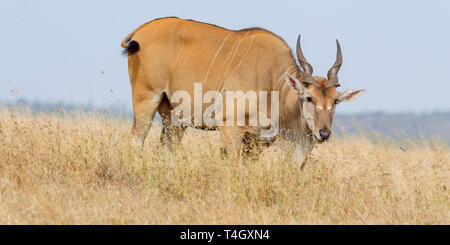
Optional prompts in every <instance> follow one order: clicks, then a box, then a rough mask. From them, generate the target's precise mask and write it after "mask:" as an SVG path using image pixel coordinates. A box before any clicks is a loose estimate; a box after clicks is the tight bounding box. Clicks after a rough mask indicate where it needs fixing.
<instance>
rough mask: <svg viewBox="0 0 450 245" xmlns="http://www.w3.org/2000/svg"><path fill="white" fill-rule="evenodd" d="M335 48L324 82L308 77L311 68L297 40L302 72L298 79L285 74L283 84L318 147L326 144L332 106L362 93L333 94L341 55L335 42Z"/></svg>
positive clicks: (332, 110)
mask: <svg viewBox="0 0 450 245" xmlns="http://www.w3.org/2000/svg"><path fill="white" fill-rule="evenodd" d="M336 44H337V56H336V61H335V62H334V65H333V66H332V67H331V68H330V70H329V71H328V76H327V78H324V77H317V76H313V75H312V74H313V68H312V66H311V65H310V64H309V63H308V61H307V60H306V58H305V57H304V56H303V52H302V48H301V45H300V36H299V37H298V40H297V58H298V61H299V63H300V66H301V68H302V70H303V72H302V73H300V76H299V77H298V78H297V77H294V76H292V75H290V74H288V73H286V82H287V83H288V85H289V87H290V88H291V89H292V90H294V91H295V92H297V93H298V96H299V102H300V108H301V112H302V116H303V119H304V120H305V121H306V123H307V127H308V128H309V130H310V131H311V133H313V134H314V136H315V139H316V141H317V142H318V143H322V142H324V141H327V140H328V139H329V138H330V136H331V124H332V122H333V118H334V112H335V109H336V105H337V104H339V103H341V102H346V101H351V100H354V99H356V98H357V97H358V96H360V95H361V94H362V93H364V91H365V89H358V90H352V89H349V90H346V91H344V92H338V91H337V90H336V89H337V88H338V87H339V86H340V84H339V79H338V75H337V74H338V72H339V69H340V68H341V66H342V53H341V47H340V45H339V41H338V40H336Z"/></svg>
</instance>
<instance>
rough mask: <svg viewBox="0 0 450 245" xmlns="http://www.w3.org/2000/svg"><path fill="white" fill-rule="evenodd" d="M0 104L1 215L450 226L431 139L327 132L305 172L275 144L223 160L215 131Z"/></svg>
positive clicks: (448, 166) (94, 220)
mask: <svg viewBox="0 0 450 245" xmlns="http://www.w3.org/2000/svg"><path fill="white" fill-rule="evenodd" d="M58 114H60V113H55V114H52V115H40V116H37V117H32V116H30V115H27V114H19V113H14V112H12V111H8V110H7V109H3V110H0V224H449V223H450V212H449V208H450V200H449V195H450V190H449V189H450V182H449V178H450V152H449V149H448V146H446V145H444V144H440V143H439V142H437V141H430V142H414V141H405V142H402V143H400V145H401V146H402V149H400V147H399V143H398V142H397V143H395V142H393V141H392V140H389V139H384V140H383V139H380V140H379V141H378V142H376V143H372V142H370V141H369V140H367V139H366V138H365V137H354V138H352V137H346V138H335V139H334V140H333V141H332V142H330V143H327V144H323V145H320V146H317V147H316V149H315V150H314V151H313V154H312V157H311V159H310V162H309V163H308V164H307V166H306V168H305V169H304V170H303V171H301V170H300V169H299V165H298V164H297V163H296V162H295V161H294V160H293V159H292V158H291V156H290V154H288V153H286V152H284V151H283V150H282V149H280V148H279V147H272V148H268V149H266V150H264V152H263V153H262V156H261V157H260V158H259V160H247V161H245V162H243V163H241V164H237V163H235V162H232V161H230V160H222V158H221V157H220V151H219V147H218V146H217V145H216V142H217V135H216V134H214V133H203V132H197V131H190V132H188V133H187V135H186V136H185V138H184V139H183V143H182V145H181V146H180V149H179V150H178V151H176V152H173V153H169V152H167V151H164V150H162V149H161V148H160V146H159V130H160V128H157V127H153V129H152V130H151V132H150V135H149V137H148V138H147V141H146V147H145V151H144V152H143V154H142V155H141V156H139V155H138V154H136V152H135V150H134V147H133V145H132V144H131V141H130V135H129V128H130V124H131V122H130V121H126V120H118V119H112V118H107V117H101V116H97V117H90V116H88V115H77V116H67V115H66V116H62V117H61V116H58Z"/></svg>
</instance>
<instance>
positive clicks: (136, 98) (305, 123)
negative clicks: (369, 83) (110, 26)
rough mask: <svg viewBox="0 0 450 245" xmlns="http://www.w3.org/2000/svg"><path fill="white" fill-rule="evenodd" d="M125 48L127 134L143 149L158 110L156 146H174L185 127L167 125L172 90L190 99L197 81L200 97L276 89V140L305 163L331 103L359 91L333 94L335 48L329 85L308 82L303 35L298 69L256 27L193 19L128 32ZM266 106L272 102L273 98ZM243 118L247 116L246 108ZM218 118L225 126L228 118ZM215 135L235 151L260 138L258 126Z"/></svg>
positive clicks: (279, 43) (323, 130) (284, 48)
mask: <svg viewBox="0 0 450 245" xmlns="http://www.w3.org/2000/svg"><path fill="white" fill-rule="evenodd" d="M122 47H123V48H125V51H124V52H125V53H126V54H127V55H128V70H129V75H130V81H131V86H132V102H133V110H134V124H133V127H132V133H133V134H134V135H135V137H136V140H137V143H138V144H139V146H140V147H142V146H143V144H144V140H145V138H146V135H147V133H148V130H149V128H150V126H151V122H152V120H153V118H154V116H155V113H156V112H157V111H158V112H159V113H160V115H161V117H162V120H163V126H164V128H163V132H162V134H161V140H162V141H163V142H165V143H173V141H175V140H176V141H178V142H179V140H180V139H181V137H182V135H183V133H184V130H185V128H186V127H184V126H181V127H174V126H172V122H171V112H172V110H173V109H174V108H175V107H176V104H175V103H172V102H171V100H170V98H172V95H173V94H174V93H175V92H176V91H187V93H189V94H191V95H193V94H194V83H201V85H202V91H203V93H205V92H207V91H211V90H214V91H219V92H221V93H223V92H224V91H243V92H244V93H246V92H248V91H267V92H268V93H269V94H270V92H271V91H277V92H278V93H279V98H280V99H279V131H278V132H279V134H278V136H280V137H282V138H284V139H288V140H290V141H292V142H293V143H294V145H295V153H296V154H297V157H298V160H299V161H300V162H303V161H304V159H305V157H306V156H307V154H308V153H309V152H310V151H311V150H312V148H313V146H314V144H315V143H322V142H324V141H326V140H328V139H329V137H330V134H331V124H332V120H333V116H334V111H335V106H336V104H338V103H340V102H342V101H348V100H351V99H354V98H356V97H357V96H359V95H360V94H361V93H362V92H363V91H364V90H347V91H345V92H343V93H340V92H337V91H336V88H337V87H338V86H339V83H338V79H337V73H338V71H339V68H340V66H341V64H342V55H341V50H340V47H339V43H338V54H337V59H336V62H335V64H334V65H333V67H332V68H331V69H330V71H329V72H328V79H326V78H323V77H313V76H312V73H313V69H312V67H311V65H310V64H309V63H308V62H307V61H306V59H305V58H304V56H303V54H302V51H301V47H300V36H299V39H298V44H297V58H298V61H299V63H300V66H301V67H302V69H303V71H301V70H300V67H298V65H297V63H296V60H295V59H294V57H293V55H292V52H291V49H290V48H289V47H288V45H287V44H286V43H285V42H284V41H283V39H281V38H280V37H278V36H277V35H275V34H273V33H271V32H269V31H267V30H264V29H260V28H251V29H244V30H238V31H233V30H228V29H224V28H221V27H218V26H214V25H210V24H206V23H201V22H196V21H192V20H184V19H179V18H175V17H170V18H161V19H156V20H153V21H151V22H149V23H147V24H144V25H142V26H141V27H139V28H138V29H136V30H135V31H134V32H132V33H131V34H129V35H128V36H127V37H126V38H125V39H124V40H123V41H122ZM268 101H269V102H268V103H269V104H270V96H269V98H268ZM193 106H194V105H192V107H193ZM206 107H207V106H204V107H203V108H206ZM269 110H270V108H269ZM268 114H270V113H268ZM245 115H246V117H248V108H246V111H245ZM223 117H224V118H223V120H226V115H225V113H224V115H223ZM198 128H205V129H206V127H205V126H200V127H198ZM219 130H220V132H221V141H222V143H223V146H224V147H225V148H226V149H227V148H228V150H231V151H232V152H235V153H236V152H237V151H239V150H240V149H241V147H242V144H243V142H246V141H245V140H244V139H245V138H248V137H250V138H258V134H259V131H260V130H261V127H259V126H234V127H228V126H227V127H225V126H224V127H219ZM173 137H175V138H173ZM273 139H275V137H274V138H273ZM273 139H271V140H269V141H272V140H273Z"/></svg>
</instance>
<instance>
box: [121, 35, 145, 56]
mask: <svg viewBox="0 0 450 245" xmlns="http://www.w3.org/2000/svg"><path fill="white" fill-rule="evenodd" d="M134 33H135V31H133V32H132V33H130V34H128V36H126V37H125V38H124V39H123V40H122V43H121V44H120V46H122V48H124V50H123V51H122V54H123V55H125V56H129V55H132V54H135V53H137V52H138V51H139V49H140V46H139V43H138V42H137V41H135V40H131V38H133V35H134Z"/></svg>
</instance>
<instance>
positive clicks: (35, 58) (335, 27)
mask: <svg viewBox="0 0 450 245" xmlns="http://www.w3.org/2000/svg"><path fill="white" fill-rule="evenodd" d="M164 16H178V17H181V18H189V19H195V20H199V21H203V22H209V23H213V24H216V25H219V26H223V27H225V28H230V29H241V28H246V27H254V26H259V27H263V28H266V29H269V30H271V31H273V32H275V33H277V34H278V35H280V36H281V37H283V38H284V39H285V40H286V41H287V42H288V44H289V45H290V46H291V47H294V45H295V41H296V38H297V35H298V34H299V33H301V34H302V36H303V43H302V44H303V51H304V53H305V56H306V57H307V58H308V60H309V61H310V63H311V64H312V65H313V67H314V71H315V75H321V76H325V75H326V72H327V71H328V69H329V68H330V66H331V65H332V63H333V62H334V58H335V53H336V47H335V41H334V40H335V38H339V40H340V42H341V45H342V50H343V55H344V65H343V67H342V69H341V71H340V73H339V74H340V81H341V84H342V87H341V89H347V88H367V92H366V94H364V95H363V96H361V97H360V98H358V100H357V101H355V102H350V103H346V104H344V103H343V104H341V105H340V106H339V108H338V112H341V113H352V112H365V111H377V110H384V111H388V112H403V111H413V112H431V111H434V110H440V111H448V110H450V99H449V97H450V96H449V95H448V94H449V92H450V61H449V59H450V27H449V25H450V1H373V2H371V3H369V2H368V1H342V0H341V1H281V0H278V1H242V0H238V1H235V0H227V1H169V0H166V1H131V0H127V1H123V0H122V1H103V0H101V1H100V0H98V1H92V0H90V1H81V0H80V1H50V0H47V1H44V0H41V1H36V0H27V1H26V0H14V1H1V3H0V31H1V38H0V47H1V50H2V51H1V55H0V101H3V100H14V99H16V98H19V97H24V98H26V99H31V100H33V99H37V100H39V101H50V102H52V101H61V100H63V101H66V102H77V103H82V104H85V103H88V102H93V103H94V104H99V105H102V104H109V103H115V102H117V101H118V100H119V101H120V102H121V103H127V104H131V88H130V84H129V79H128V74H127V62H126V58H124V57H122V56H121V55H120V52H121V47H120V41H121V40H122V38H123V37H124V36H126V35H127V34H128V33H129V32H131V31H132V30H133V29H134V28H136V27H138V26H139V25H141V24H143V23H145V22H148V21H150V20H152V19H154V18H159V17H164ZM101 70H103V71H104V74H102V73H101ZM11 89H13V90H18V91H19V92H18V93H13V92H11ZM110 89H113V90H114V93H111V91H110Z"/></svg>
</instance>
